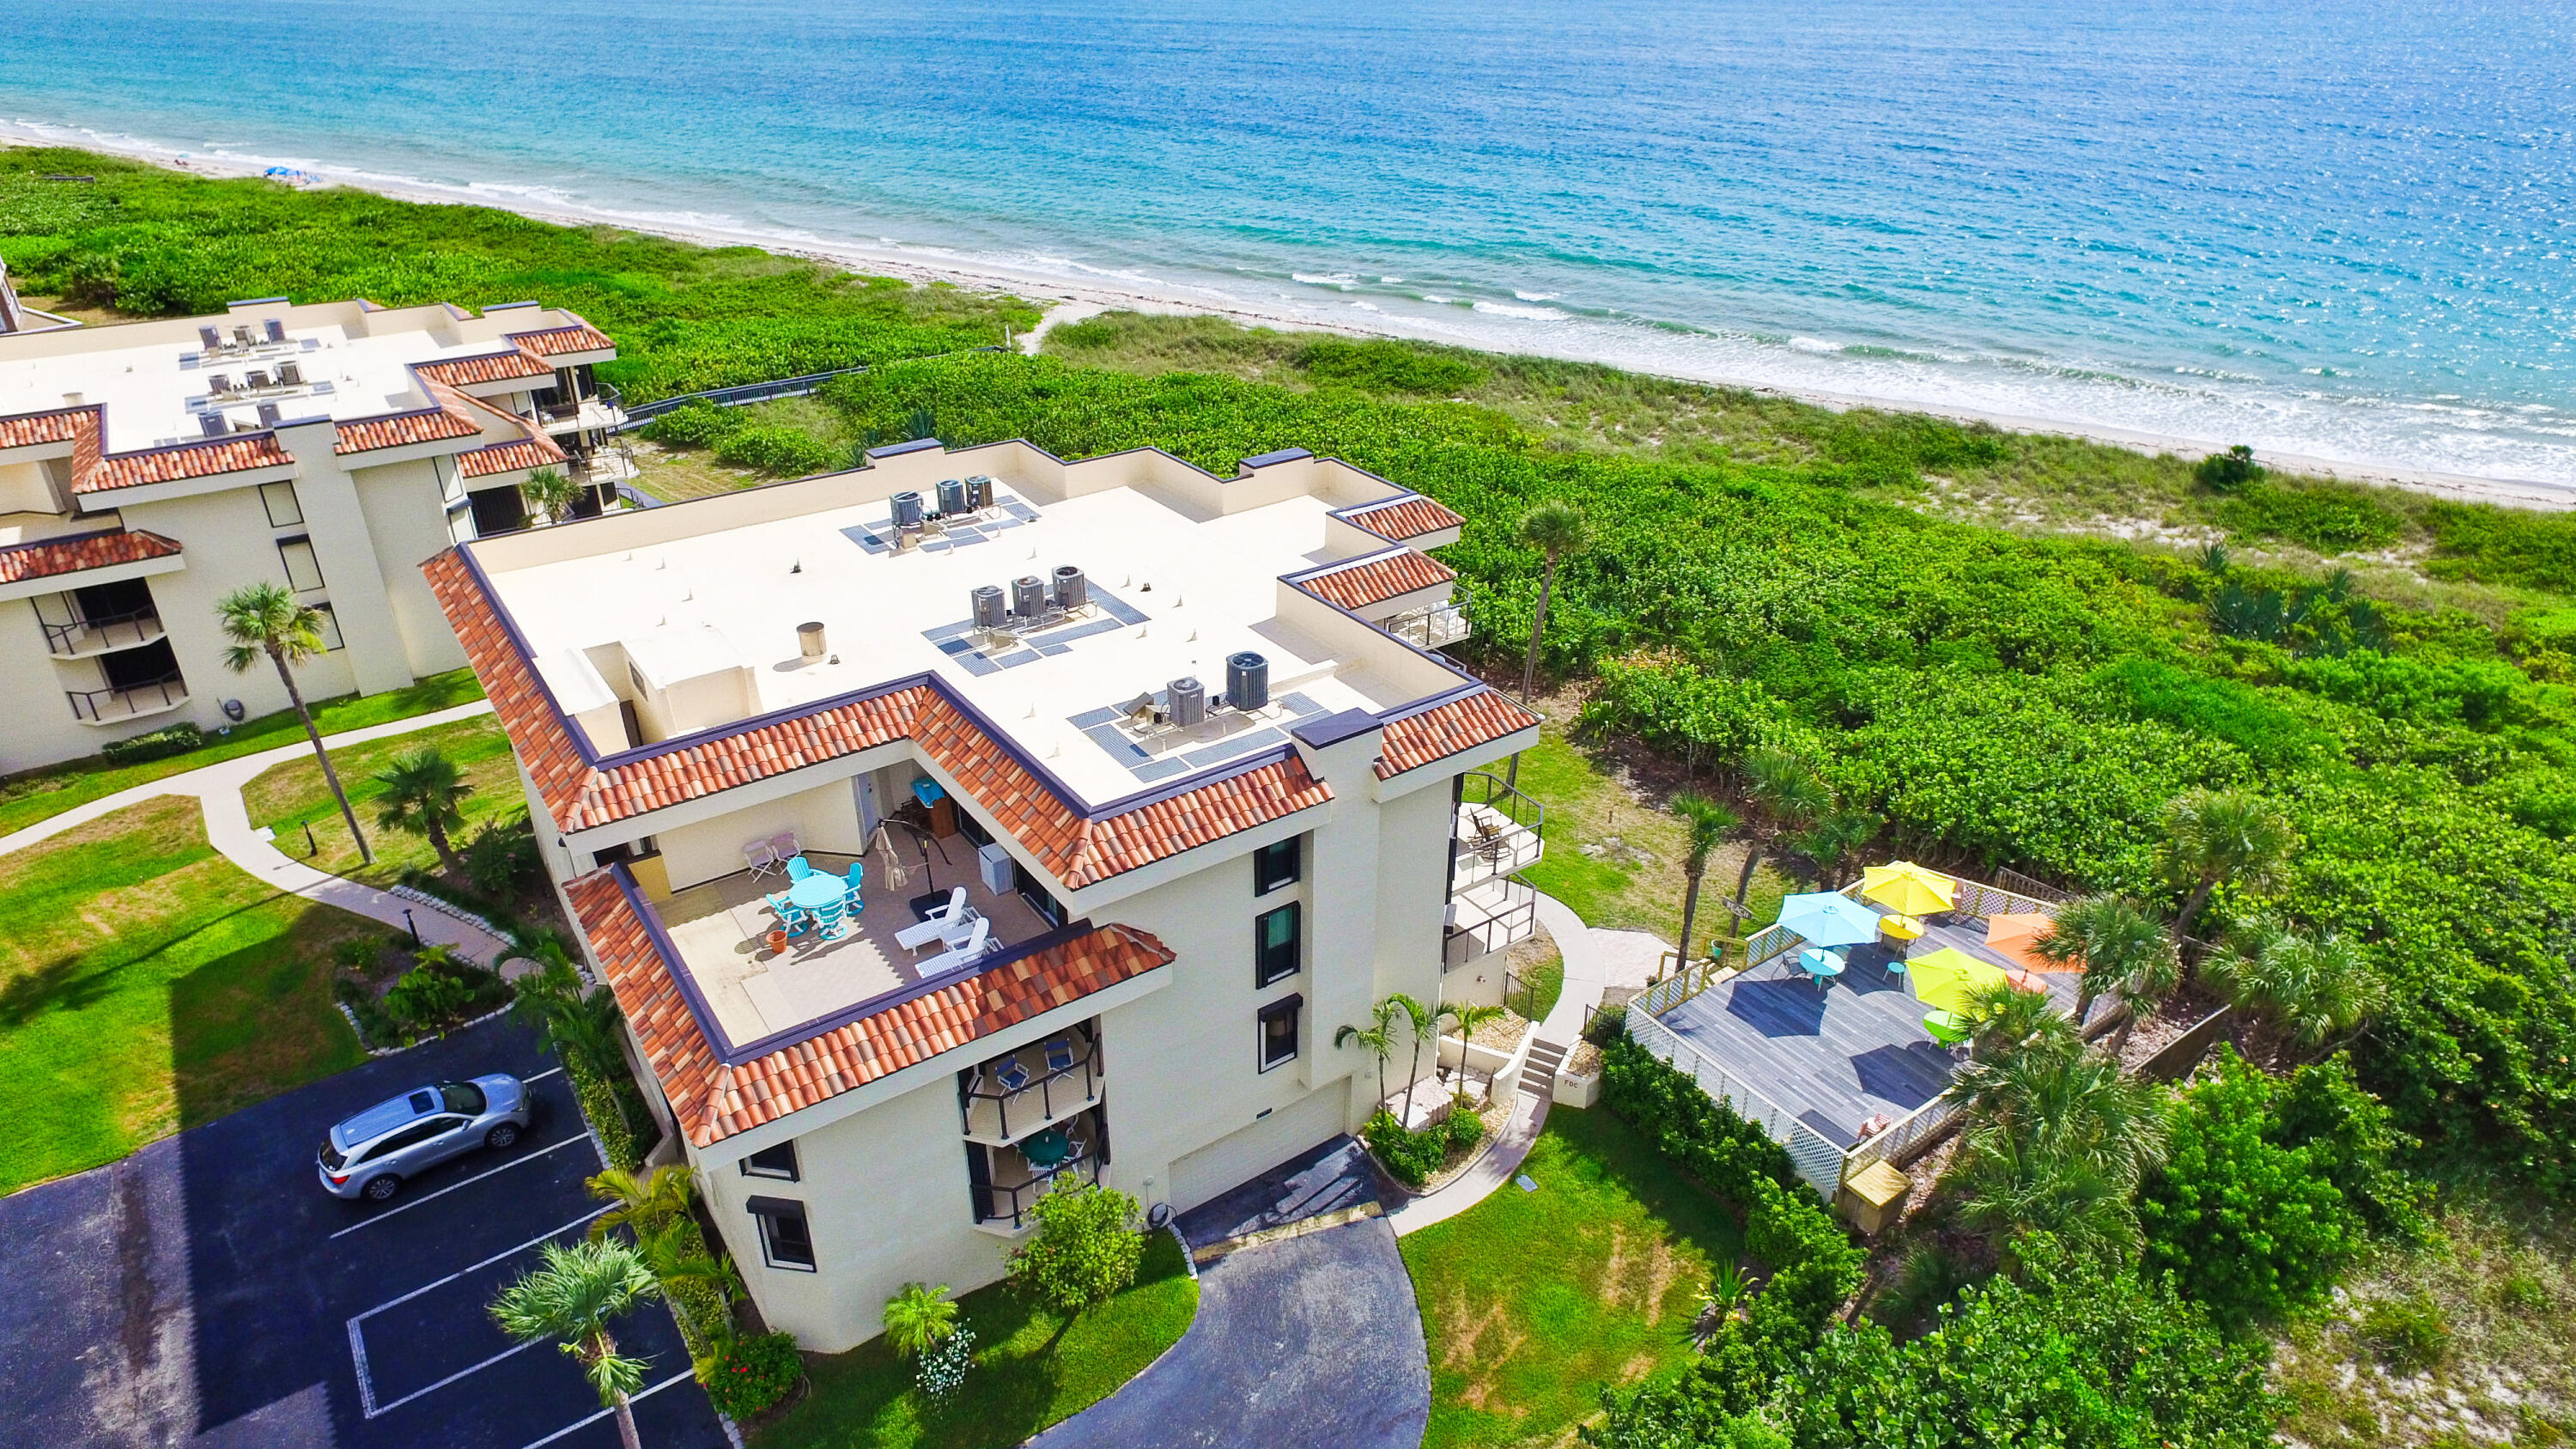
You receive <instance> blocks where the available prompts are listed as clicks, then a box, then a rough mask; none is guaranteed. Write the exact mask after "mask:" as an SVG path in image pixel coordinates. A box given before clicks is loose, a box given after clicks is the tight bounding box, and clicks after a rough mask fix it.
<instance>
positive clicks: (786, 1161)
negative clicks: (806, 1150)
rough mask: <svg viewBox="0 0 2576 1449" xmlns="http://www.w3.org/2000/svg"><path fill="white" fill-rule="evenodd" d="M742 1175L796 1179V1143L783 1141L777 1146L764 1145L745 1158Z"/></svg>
mask: <svg viewBox="0 0 2576 1449" xmlns="http://www.w3.org/2000/svg"><path fill="white" fill-rule="evenodd" d="M742 1175H743V1176H745V1177H775V1178H779V1179H782V1180H784V1181H787V1182H794V1181H796V1144H795V1143H793V1142H781V1143H779V1144H778V1145H777V1146H775V1147H764V1148H762V1149H761V1150H760V1151H758V1152H755V1153H753V1154H751V1155H750V1156H749V1157H746V1158H744V1159H743V1160H742Z"/></svg>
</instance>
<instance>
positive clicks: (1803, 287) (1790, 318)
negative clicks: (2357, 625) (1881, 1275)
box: [0, 0, 2576, 485]
mask: <svg viewBox="0 0 2576 1449" xmlns="http://www.w3.org/2000/svg"><path fill="white" fill-rule="evenodd" d="M0 34H5V35H6V37H7V41H6V43H5V44H0V125H6V126H8V127H9V128H10V129H12V130H13V131H15V132H17V133H19V134H22V135H23V134H27V133H29V132H31V131H33V132H37V133H40V134H44V135H50V136H55V137H59V138H61V139H63V140H65V141H67V142H77V143H90V144H107V145H112V146H116V147H121V148H127V149H139V150H145V151H148V152H150V153H152V154H160V155H178V154H185V155H189V156H192V157H196V158H202V159H207V160H215V161H222V162H225V163H228V164H281V165H288V166H297V167H303V168H306V169H309V170H313V171H315V172H318V173H320V174H322V175H324V176H326V177H329V178H331V179H335V180H346V181H349V182H352V183H354V184H362V185H363V184H369V183H373V184H377V185H382V186H388V187H400V188H404V189H407V190H413V191H420V190H428V191H434V192H436V193H438V194H442V195H454V196H456V197H459V198H468V199H482V200H486V201H490V202H492V203H495V204H499V205H508V206H519V207H523V208H528V209H534V210H540V211H546V212H556V213H561V212H578V213H586V214H593V215H600V216H606V217H612V218H618V219H623V220H627V221H631V222H634V223H637V224H643V225H651V224H655V223H659V224H661V225H664V226H669V227H694V228H702V229H715V230H721V231H725V232H730V233H734V234H737V235H741V236H744V237H747V238H752V239H767V240H772V241H775V242H777V243H780V244H786V245H801V246H808V247H843V248H852V249H861V250H866V251H872V252H878V253H895V252H899V253H902V254H905V255H907V256H909V257H911V258H913V259H914V260H916V261H918V262H920V263H922V264H925V265H929V266H944V265H945V266H957V267H960V268H965V269H968V270H975V269H988V270H999V271H1003V272H1007V273H1009V274H1013V275H1018V276H1022V277H1035V278H1056V279H1061V280H1064V281H1067V282H1074V283H1085V284H1089V285H1093V286H1103V287H1111V288H1116V289H1120V290H1123V291H1128V292H1134V293H1140V294H1145V295H1149V296H1155V297H1163V298H1168V299H1171V300H1173V301H1178V302H1183V303H1193V302H1195V303H1200V304H1210V305H1222V306H1230V307H1237V308H1242V309H1247V310H1252V311H1257V312H1262V313H1267V314H1270V315H1273V316H1277V317H1282V318H1290V319H1302V320H1310V321H1316V322H1327V323H1333V322H1338V323H1342V324H1346V325H1354V326H1362V327H1370V328H1376V329H1380V330H1385V331H1391V332H1398V333H1403V334H1407V335H1413V336H1420V337H1427V338H1436V339H1442V340H1447V341H1454V342H1460V343H1465V344H1469V345H1474V346H1480V347H1490V348H1502V349H1513V350H1526V351H1536V352H1543V353H1550V354H1555V355H1562V356H1572V357H1586V358H1594V359H1599V360H1602V361H1607V362H1612V363H1618V364H1622V365H1627V366H1633V367H1641V368H1646V369H1651V370H1656V371H1661V372H1666V373H1671V374H1676V375H1682V376H1690V377H1699V378H1707V379H1712V380H1723V381H1732V382H1744V383H1755V384H1766V385H1772V386H1779V387H1786V388H1793V389H1799V390H1804V391H1811V392H1826V393H1834V394H1841V395H1847V396H1860V397H1870V398H1880V399H1886V400H1889V401H1892V402H1896V403H1921V404H1929V405H1935V406H1941V407H1948V408H1955V409H1971V410H1977V411H1982V412H1988V413H1994V414H2001V415H2007V416H2013V417H2020V418H2030V419H2038V420H2047V421H2053V422H2057V423H2063V424H2070V425H2086V426H2094V427H2102V428H2115V429H2124V430H2133V431H2138V432H2145V433H2154V434H2164V435H2172V436H2177V437H2182V438H2190V439H2199V440H2204V441H2208V442H2213V443H2227V442H2236V441H2250V442H2253V443H2256V444H2258V445H2261V446H2263V447H2266V448H2269V449H2273V450H2276V451H2280V452H2284V453H2296V454H2302V455H2308V456H2313V457H2319V458H2325V459H2329V460H2338V461H2342V462H2347V463H2353V464H2362V465H2379V466H2391V467H2403V468H2412V469H2426V470H2434V471H2441V472H2451V473H2461V474H2474V475H2486V476H2492V477H2503V478H2519V479H2530V480H2538V481H2545V482H2552V483H2558V484H2563V485H2576V174H2571V172H2576V6H2571V5H2568V4H2566V3H2563V0H2560V3H2537V0H2534V3H2523V0H2091V3H2085V4H2071V3H2062V0H2052V3H2040V0H1909V3H1897V0H1797V3H1776V0H1774V3H1759V4H1757V3H1745V0H1660V3H1650V4H1619V3H1602V0H1588V3H1575V0H1481V3H1473V4H1469V3H1457V0H1419V3H1414V0H1400V3H1388V0H1373V3H1355V0H1306V3H1296V4H1289V3H1221V0H1096V3H1089V4H1081V5H1069V4H1062V3H1057V0H1022V3H1011V4H1005V3H995V0H949V3H945V4H941V5H935V6H926V5H918V4H910V5H896V4H880V3H860V0H801V3H783V0H724V3H683V0H546V3H543V4H529V3H525V0H437V3H397V0H327V3H325V0H77V3H61V0H48V3H42V4H34V3H28V0H0ZM458 300H465V301H496V300H502V299H498V298H477V299H458Z"/></svg>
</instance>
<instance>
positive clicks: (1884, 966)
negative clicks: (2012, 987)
mask: <svg viewBox="0 0 2576 1449" xmlns="http://www.w3.org/2000/svg"><path fill="white" fill-rule="evenodd" d="M1944 946H1952V947H1956V948H1958V949H1959V950H1960V951H1962V952H1964V953H1966V954H1967V955H1970V956H1973V957H1975V958H1977V959H1978V960H1980V961H1984V962H1988V963H1990V964H1992V965H1995V966H2000V967H2003V968H2004V969H2006V970H2015V969H2018V963H2017V962H2014V961H2013V960H2011V959H2010V958H2008V957H2004V956H2001V955H1998V954H1996V953H1995V952H1994V951H1991V950H1989V949H1988V948H1987V946H1986V928H1985V923H1984V922H1982V921H1977V920H1961V921H1960V922H1958V923H1957V924H1952V925H1942V924H1936V925H1933V926H1931V927H1930V928H1929V929H1927V930H1926V931H1925V932H1924V934H1923V938H1922V939H1921V940H1919V941H1916V942H1914V943H1913V945H1912V946H1911V947H1909V948H1907V950H1906V953H1905V954H1907V955H1909V956H1928V955H1930V954H1931V953H1932V952H1934V951H1938V950H1940V949H1941V948H1942V947H1944ZM1895 954H1896V953H1895V952H1894V951H1892V950H1891V949H1889V948H1888V947H1887V946H1884V945H1869V946H1854V947H1851V948H1849V950H1848V952H1847V955H1848V957H1849V960H1850V965H1849V966H1848V967H1847V968H1846V969H1845V970H1844V972H1843V974H1842V975H1841V977H1839V978H1837V979H1836V980H1835V981H1834V982H1833V983H1832V984H1831V985H1829V986H1826V987H1824V988H1823V989H1821V990H1819V989H1818V988H1817V987H1816V985H1815V984H1814V983H1813V982H1811V981H1810V980H1808V978H1807V977H1806V976H1805V975H1804V974H1802V973H1801V972H1799V971H1798V969H1797V957H1796V955H1795V954H1794V953H1793V954H1791V955H1788V956H1784V957H1782V958H1780V959H1779V960H1776V961H1771V962H1768V963H1765V964H1764V965H1762V966H1759V967H1757V968H1755V969H1754V970H1752V971H1749V972H1747V973H1745V974H1743V975H1741V976H1738V977H1736V978H1734V979H1733V980H1731V981H1727V982H1724V983H1722V984H1720V985H1717V986H1714V987H1711V988H1710V989H1708V990H1706V991H1703V992H1701V993H1700V994H1699V995H1697V996H1694V997H1692V998H1690V999H1689V1000H1687V1001H1684V1002H1682V1003H1681V1004H1680V1005H1678V1006H1675V1007H1673V1008H1672V1009H1671V1010H1669V1011H1666V1012H1665V1013H1664V1014H1663V1015H1662V1016H1661V1017H1660V1018H1658V1019H1659V1020H1661V1021H1662V1022H1663V1024H1664V1025H1665V1026H1667V1027H1669V1028H1671V1029H1672V1031H1673V1033H1674V1034H1675V1035H1677V1036H1679V1037H1681V1038H1682V1039H1684V1040H1685V1041H1687V1042H1689V1043H1690V1044H1691V1045H1692V1046H1693V1047H1695V1048H1697V1049H1698V1050H1700V1051H1701V1052H1704V1053H1706V1054H1707V1056H1708V1057H1709V1059H1710V1060H1711V1061H1713V1062H1715V1063H1717V1064H1718V1065H1719V1066H1722V1067H1724V1068H1725V1069H1726V1070H1727V1071H1729V1072H1731V1073H1734V1074H1735V1075H1736V1076H1738V1077H1740V1078H1741V1079H1742V1080H1743V1081H1744V1083H1745V1084H1746V1085H1747V1086H1750V1087H1752V1088H1753V1089H1754V1090H1755V1091H1758V1092H1760V1093H1762V1094H1763V1095H1764V1096H1766V1097H1769V1098H1770V1099H1771V1101H1772V1103H1773V1104H1774V1105H1775V1106H1778V1107H1779V1108H1781V1109H1782V1110H1783V1111H1786V1112H1787V1113H1789V1114H1790V1115H1791V1116H1794V1117H1796V1118H1797V1119H1798V1120H1800V1121H1802V1122H1804V1123H1806V1124H1807V1125H1808V1126H1809V1127H1812V1128H1814V1129H1815V1130H1816V1131H1817V1132H1818V1133H1819V1134H1821V1135H1822V1136H1823V1137H1824V1138H1825V1139H1826V1140H1827V1141H1829V1142H1832V1143H1833V1144H1835V1145H1836V1146H1838V1147H1845V1148H1848V1147H1850V1146H1851V1145H1852V1144H1853V1143H1854V1142H1856V1141H1858V1140H1859V1134H1860V1126H1861V1124H1862V1123H1863V1122H1866V1121H1868V1120H1869V1119H1870V1118H1871V1117H1874V1116H1877V1115H1879V1114H1881V1113H1885V1114H1886V1115H1888V1116H1890V1117H1903V1116H1905V1115H1906V1114H1907V1113H1909V1112H1912V1111H1913V1110H1914V1109H1915V1108H1917V1107H1920V1106H1922V1105H1923V1104H1924V1103H1926V1102H1929V1101H1931V1100H1932V1099H1933V1098H1934V1097H1937V1096H1939V1095H1941V1091H1942V1089H1943V1088H1945V1087H1947V1086H1948V1085H1949V1082H1950V1072H1951V1069H1952V1065H1953V1063H1952V1061H1951V1058H1950V1055H1949V1053H1948V1052H1946V1051H1944V1050H1943V1049H1942V1048H1941V1047H1939V1046H1938V1045H1935V1044H1934V1042H1933V1041H1932V1038H1931V1037H1930V1036H1929V1035H1927V1034H1926V1033H1925V1032H1924V1030H1923V1013H1924V1012H1925V1010H1926V1009H1927V1008H1926V1007H1925V1006H1924V1005H1923V1003H1922V1002H1920V1001H1917V1000H1915V999H1914V991H1913V988H1912V987H1910V986H1909V985H1907V983H1906V979H1905V975H1904V973H1903V971H1902V970H1898V971H1896V972H1893V973H1891V972H1890V970H1889V969H1888V968H1889V963H1890V961H1891V960H1892V959H1893V958H1894V957H1895ZM2036 979H2037V980H2039V981H2041V982H2044V983H2046V984H2047V986H2048V989H2049V995H2050V997H2051V998H2052V999H2053V1000H2055V1001H2056V1002H2057V1004H2058V1007H2059V1009H2060V1010H2063V1011H2069V1012H2071V1011H2073V1010H2074V1009H2075V996H2076V980H2077V978H2076V977H2075V976H2074V975H2072V974H2049V975H2041V976H2038V977H2037V978H2036Z"/></svg>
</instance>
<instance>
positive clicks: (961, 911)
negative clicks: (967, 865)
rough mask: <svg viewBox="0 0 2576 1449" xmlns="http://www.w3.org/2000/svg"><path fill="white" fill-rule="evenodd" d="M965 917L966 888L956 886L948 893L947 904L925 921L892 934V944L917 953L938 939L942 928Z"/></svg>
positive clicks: (933, 912)
mask: <svg viewBox="0 0 2576 1449" xmlns="http://www.w3.org/2000/svg"><path fill="white" fill-rule="evenodd" d="M965 915H966V888H965V887H964V886H958V887H956V888H955V889H953V890H951V891H949V893H948V904H946V905H944V906H942V907H940V908H939V909H938V910H935V911H932V912H931V913H930V916H929V918H928V919H927V920H924V921H922V922H920V923H919V924H917V925H911V926H906V927H904V928H903V929H902V930H900V931H897V932H895V933H894V943H895V944H896V945H898V946H901V947H902V948H904V949H905V950H907V951H918V950H920V949H921V948H922V947H924V946H927V945H929V944H930V943H931V942H933V941H936V940H938V939H939V933H940V931H941V929H942V928H944V927H945V926H947V924H948V923H949V922H950V921H955V920H962V919H964V918H965Z"/></svg>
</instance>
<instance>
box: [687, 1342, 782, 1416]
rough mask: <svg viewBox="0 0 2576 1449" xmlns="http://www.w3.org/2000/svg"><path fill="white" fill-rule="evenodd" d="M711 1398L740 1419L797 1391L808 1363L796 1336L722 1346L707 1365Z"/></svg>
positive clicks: (728, 1343) (721, 1407)
mask: <svg viewBox="0 0 2576 1449" xmlns="http://www.w3.org/2000/svg"><path fill="white" fill-rule="evenodd" d="M705 1372H706V1382H707V1397H708V1398H710V1399H712V1400H714V1401H715V1406H716V1407H717V1408H719V1409H722V1410H723V1411H725V1412H726V1413H727V1414H730V1415H732V1416H733V1417H734V1418H737V1419H747V1418H749V1417H751V1416H752V1415H754V1414H757V1413H759V1412H760V1411H761V1410H763V1409H766V1408H768V1407H769V1406H771V1405H772V1404H775V1403H777V1402H778V1401H779V1400H781V1399H783V1398H786V1397H787V1396H788V1394H789V1393H791V1392H793V1391H794V1390H795V1388H796V1384H797V1381H798V1380H800V1379H802V1378H804V1377H805V1361H804V1360H803V1359H801V1358H799V1357H797V1356H796V1335H794V1334H792V1333H763V1334H757V1335H753V1336H748V1337H743V1338H736V1339H733V1340H732V1341H730V1342H727V1343H723V1344H719V1345H718V1346H717V1348H716V1351H715V1354H714V1356H713V1357H712V1358H710V1359H709V1360H708V1361H707V1366H706V1370H705Z"/></svg>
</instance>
